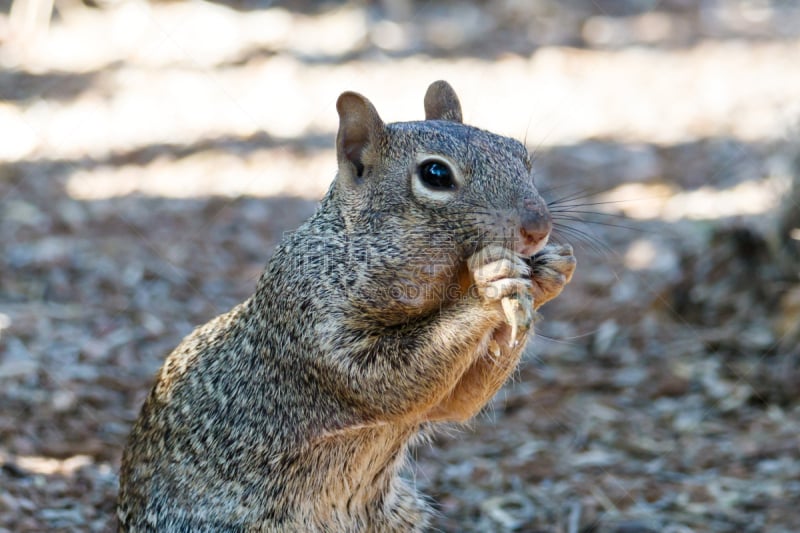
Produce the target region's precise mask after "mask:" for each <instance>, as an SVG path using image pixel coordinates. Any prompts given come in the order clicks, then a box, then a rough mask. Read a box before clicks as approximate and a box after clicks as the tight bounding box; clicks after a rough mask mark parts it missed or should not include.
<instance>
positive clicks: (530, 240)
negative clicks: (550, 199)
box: [517, 198, 553, 256]
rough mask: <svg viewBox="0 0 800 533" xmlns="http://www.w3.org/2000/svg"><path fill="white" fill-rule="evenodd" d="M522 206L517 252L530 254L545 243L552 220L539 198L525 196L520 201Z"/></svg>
mask: <svg viewBox="0 0 800 533" xmlns="http://www.w3.org/2000/svg"><path fill="white" fill-rule="evenodd" d="M522 207H523V209H522V213H521V217H520V218H521V220H520V227H519V234H520V237H521V239H520V242H519V244H518V245H517V252H518V253H520V254H522V255H526V256H530V255H533V254H535V253H536V252H538V251H539V250H541V249H542V248H544V246H545V244H547V239H548V237H550V231H551V230H552V229H553V222H552V220H551V219H550V213H549V212H548V211H547V207H546V206H545V204H544V202H543V201H542V199H541V198H526V199H525V200H523V202H522Z"/></svg>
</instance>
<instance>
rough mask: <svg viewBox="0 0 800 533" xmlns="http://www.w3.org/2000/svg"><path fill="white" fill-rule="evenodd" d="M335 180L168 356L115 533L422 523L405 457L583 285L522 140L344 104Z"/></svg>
mask: <svg viewBox="0 0 800 533" xmlns="http://www.w3.org/2000/svg"><path fill="white" fill-rule="evenodd" d="M336 109H337V111H338V114H339V129H338V133H337V136H336V154H337V162H338V172H337V174H336V177H335V179H334V181H333V183H332V185H331V186H330V188H329V190H328V192H327V194H326V195H325V196H324V198H323V199H322V201H321V203H320V205H319V207H318V209H317V211H316V213H315V214H314V215H313V216H312V217H311V218H310V219H309V220H307V221H306V222H305V223H304V224H303V225H301V226H300V227H299V228H298V229H297V230H296V231H294V232H291V233H289V234H287V235H285V236H284V238H283V240H282V241H281V243H280V244H279V245H278V246H277V248H276V250H275V252H274V254H273V256H272V258H271V259H270V261H269V262H268V264H267V266H266V268H265V270H264V272H263V274H262V275H261V277H260V278H259V280H258V283H257V287H256V291H255V294H254V295H252V296H251V297H250V298H249V299H247V300H245V301H244V302H243V303H241V304H239V305H238V306H236V307H234V308H233V309H232V310H231V311H229V312H228V313H226V314H223V315H221V316H218V317H217V318H215V319H213V320H211V321H210V322H209V323H207V324H206V325H204V326H200V327H199V328H197V329H196V330H195V331H193V332H192V333H191V334H189V335H188V336H187V337H186V338H185V339H184V340H183V341H182V342H181V343H180V344H179V345H178V346H177V347H176V348H175V350H174V351H173V352H172V353H171V354H170V355H169V356H168V357H167V359H166V361H165V363H164V365H163V366H162V368H161V370H160V371H159V373H158V376H157V380H156V383H155V385H154V387H153V389H152V391H151V392H150V394H149V396H148V397H147V399H146V401H145V403H144V406H143V407H142V410H141V413H140V415H139V417H138V419H137V421H136V422H135V424H134V426H133V429H132V432H131V435H130V438H129V441H128V444H127V446H126V448H125V450H124V453H123V458H122V467H121V472H120V491H119V499H118V507H117V515H118V519H119V526H120V530H121V531H128V532H144V531H181V532H183V531H186V532H188V531H192V532H195V531H225V532H233V531H302V532H322V531H359V532H373V531H374V532H392V531H398V532H400V531H402V532H408V531H423V530H425V528H426V527H428V525H429V521H430V513H431V510H430V508H429V507H430V505H429V504H428V502H427V501H426V499H425V498H424V497H423V496H421V495H420V494H418V493H417V492H416V490H415V488H414V487H413V486H412V485H411V484H410V483H409V482H408V481H407V480H406V479H405V478H404V477H403V475H402V473H403V467H404V465H405V463H406V456H407V450H408V448H409V446H410V445H411V444H412V443H414V442H415V441H417V440H419V439H420V438H421V437H424V436H425V435H427V434H429V432H430V431H431V428H432V427H433V426H435V424H436V423H439V422H465V421H467V420H469V419H470V418H471V417H473V416H474V415H476V414H477V413H478V412H479V411H480V410H481V409H482V407H483V406H484V405H485V404H486V403H487V402H488V401H489V400H490V399H491V398H492V396H494V394H495V393H496V392H497V390H498V389H499V388H500V387H501V386H502V385H503V383H504V382H505V381H506V379H507V378H508V377H509V375H510V374H511V373H512V372H513V371H514V369H515V368H516V366H517V363H518V362H519V359H520V355H521V353H522V350H523V348H524V346H525V342H526V339H527V336H528V332H529V329H530V327H531V326H532V321H533V318H534V317H535V314H536V310H537V309H538V308H539V307H540V306H541V305H542V304H544V303H545V302H547V301H548V300H550V299H552V298H554V297H556V296H558V294H559V293H560V292H561V290H562V289H563V288H564V286H565V285H566V283H568V282H569V281H570V279H571V277H572V274H573V271H574V269H575V264H576V262H575V257H574V255H573V252H572V248H571V247H570V246H569V245H566V244H561V245H556V244H552V243H551V244H548V239H549V237H550V233H551V230H552V221H551V217H550V214H549V211H548V209H547V205H546V203H545V201H544V200H543V199H542V197H541V196H540V195H539V193H538V191H537V189H536V187H535V186H534V182H533V177H532V172H531V159H530V156H529V154H528V151H527V149H526V148H525V146H524V145H523V144H522V143H520V142H518V141H516V140H513V139H510V138H507V137H503V136H500V135H496V134H493V133H490V132H488V131H484V130H481V129H478V128H475V127H472V126H468V125H465V124H463V122H462V112H461V104H460V103H459V100H458V97H457V96H456V94H455V92H454V90H453V89H452V87H451V86H450V85H449V84H448V83H447V82H444V81H437V82H434V83H433V84H432V85H431V86H430V87H429V88H428V91H427V93H426V95H425V99H424V109H425V120H422V121H411V122H396V123H390V124H384V122H383V121H382V119H381V118H380V116H379V115H378V113H377V111H376V110H375V108H374V106H373V105H372V103H371V102H370V101H369V100H367V98H365V97H364V96H362V95H360V94H358V93H354V92H345V93H343V94H342V95H341V96H340V97H339V98H338V100H337V103H336Z"/></svg>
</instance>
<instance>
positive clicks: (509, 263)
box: [468, 246, 534, 346]
mask: <svg viewBox="0 0 800 533" xmlns="http://www.w3.org/2000/svg"><path fill="white" fill-rule="evenodd" d="M468 265H469V269H470V272H471V273H472V278H473V280H474V283H475V288H476V289H477V291H478V295H479V296H480V297H481V299H482V300H483V301H485V302H493V303H496V302H500V306H499V309H500V311H501V312H502V313H503V316H504V317H505V321H506V323H507V324H508V325H509V326H511V332H510V334H509V336H508V338H509V344H510V345H512V346H516V345H517V344H518V343H519V341H520V340H521V339H522V338H524V336H525V334H526V333H527V331H528V329H529V328H530V326H531V323H532V322H533V315H534V313H533V298H532V291H533V283H532V281H531V278H530V275H531V268H530V267H529V266H528V264H527V263H526V262H525V260H524V259H522V258H521V257H520V256H519V255H517V254H516V253H515V252H514V251H512V250H509V249H508V248H505V247H502V246H487V247H486V248H484V249H482V250H480V251H479V252H477V253H476V254H475V255H473V256H472V257H471V258H470V259H469V262H468Z"/></svg>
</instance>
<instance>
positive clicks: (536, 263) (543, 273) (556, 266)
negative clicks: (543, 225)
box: [529, 244, 576, 309]
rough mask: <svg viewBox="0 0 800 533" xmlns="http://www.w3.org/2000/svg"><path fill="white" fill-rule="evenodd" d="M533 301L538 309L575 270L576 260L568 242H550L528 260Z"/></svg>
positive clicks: (566, 281) (553, 295)
mask: <svg viewBox="0 0 800 533" xmlns="http://www.w3.org/2000/svg"><path fill="white" fill-rule="evenodd" d="M529 261H530V267H531V272H532V275H531V280H532V281H533V293H532V294H533V302H534V307H535V308H536V309H538V308H539V307H540V306H541V305H542V304H544V303H546V302H548V301H550V300H552V299H553V298H555V297H556V296H558V295H559V294H561V291H562V290H563V289H564V286H565V285H566V284H567V283H569V282H570V280H571V279H572V274H573V273H574V272H575V265H576V260H575V256H574V255H573V253H572V246H570V245H569V244H551V245H548V246H545V248H544V249H543V250H542V251H541V252H539V253H538V254H536V255H534V256H533V257H532V258H531V259H530V260H529Z"/></svg>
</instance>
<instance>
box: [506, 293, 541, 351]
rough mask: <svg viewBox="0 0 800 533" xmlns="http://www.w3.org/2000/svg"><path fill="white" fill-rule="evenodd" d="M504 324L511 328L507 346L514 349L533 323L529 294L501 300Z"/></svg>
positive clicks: (531, 302)
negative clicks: (504, 317) (504, 316)
mask: <svg viewBox="0 0 800 533" xmlns="http://www.w3.org/2000/svg"><path fill="white" fill-rule="evenodd" d="M501 303H502V305H503V312H504V313H505V315H506V322H507V323H508V324H509V325H510V326H511V337H510V338H509V340H508V345H509V346H511V347H512V348H513V347H516V346H517V345H518V344H519V343H520V340H521V339H522V337H524V336H525V334H526V333H527V332H528V330H529V329H530V327H531V322H532V321H533V314H532V313H531V309H533V298H531V296H530V295H529V294H527V293H526V294H515V295H513V296H506V297H505V298H503V299H502V300H501Z"/></svg>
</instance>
